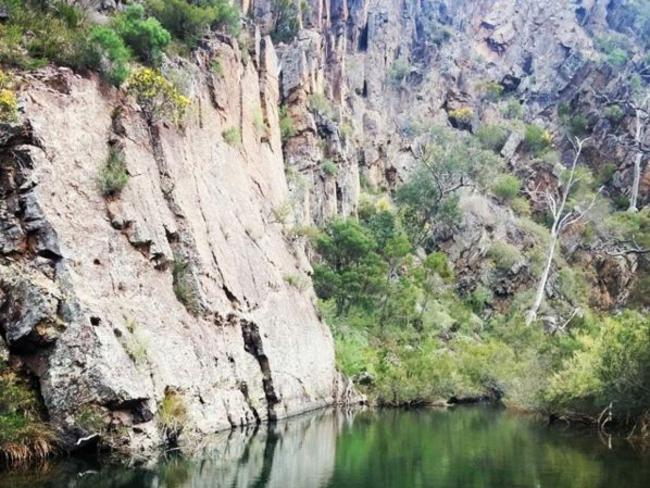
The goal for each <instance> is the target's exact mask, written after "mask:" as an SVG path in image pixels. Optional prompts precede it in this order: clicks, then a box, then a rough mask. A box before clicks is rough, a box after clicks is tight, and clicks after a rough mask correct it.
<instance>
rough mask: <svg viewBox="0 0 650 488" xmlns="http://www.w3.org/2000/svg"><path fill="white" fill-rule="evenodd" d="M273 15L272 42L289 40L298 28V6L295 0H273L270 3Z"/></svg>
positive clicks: (296, 33)
mask: <svg viewBox="0 0 650 488" xmlns="http://www.w3.org/2000/svg"><path fill="white" fill-rule="evenodd" d="M271 13H272V15H273V30H272V31H271V39H273V42H275V43H278V42H287V43H288V42H291V41H292V40H293V39H294V38H295V37H296V36H297V35H298V31H299V30H300V18H299V16H300V8H299V6H298V4H297V3H296V0H273V3H272V4H271Z"/></svg>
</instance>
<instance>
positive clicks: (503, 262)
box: [487, 241, 521, 271]
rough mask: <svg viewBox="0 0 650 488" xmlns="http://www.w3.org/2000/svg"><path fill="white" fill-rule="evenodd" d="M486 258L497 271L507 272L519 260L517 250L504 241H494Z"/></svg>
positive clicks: (519, 255)
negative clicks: (492, 263)
mask: <svg viewBox="0 0 650 488" xmlns="http://www.w3.org/2000/svg"><path fill="white" fill-rule="evenodd" d="M487 256H488V257H489V258H490V259H491V260H492V261H493V262H494V264H495V266H496V267H497V269H499V270H502V271H509V270H510V269H512V267H513V266H514V265H515V264H517V262H519V261H520V260H521V254H520V253H519V250H518V249H517V248H516V247H515V246H513V245H512V244H509V243H507V242H505V241H495V242H493V243H492V245H491V246H490V248H489V249H488V252H487Z"/></svg>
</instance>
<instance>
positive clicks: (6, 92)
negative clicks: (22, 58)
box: [0, 70, 18, 122]
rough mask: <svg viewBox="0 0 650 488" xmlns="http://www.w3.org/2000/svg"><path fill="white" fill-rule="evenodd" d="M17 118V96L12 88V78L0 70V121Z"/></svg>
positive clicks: (11, 120)
mask: <svg viewBox="0 0 650 488" xmlns="http://www.w3.org/2000/svg"><path fill="white" fill-rule="evenodd" d="M17 118H18V98H17V97H16V92H15V91H14V90H13V79H12V78H11V75H9V74H7V73H5V72H4V71H2V70H0V122H13V121H15V120H16V119H17Z"/></svg>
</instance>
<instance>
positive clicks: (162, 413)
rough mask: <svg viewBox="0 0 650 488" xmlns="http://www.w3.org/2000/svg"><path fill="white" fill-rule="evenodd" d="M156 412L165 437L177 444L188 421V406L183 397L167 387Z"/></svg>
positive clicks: (171, 442) (169, 441)
mask: <svg viewBox="0 0 650 488" xmlns="http://www.w3.org/2000/svg"><path fill="white" fill-rule="evenodd" d="M156 413H157V418H158V425H159V426H160V428H161V430H162V434H163V437H164V438H165V439H166V440H167V442H168V443H170V444H175V443H176V441H177V439H178V436H179V435H180V433H181V432H182V430H183V427H184V426H185V424H186V423H187V407H186V406H185V402H184V401H183V398H182V397H181V396H180V395H179V394H178V393H177V392H175V391H173V390H171V389H169V388H168V389H166V390H165V396H164V398H163V399H162V401H161V402H160V405H159V406H158V412H156Z"/></svg>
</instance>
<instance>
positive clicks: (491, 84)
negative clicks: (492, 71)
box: [479, 81, 503, 102]
mask: <svg viewBox="0 0 650 488" xmlns="http://www.w3.org/2000/svg"><path fill="white" fill-rule="evenodd" d="M479 89H480V90H481V91H482V92H483V97H484V98H485V99H486V100H489V101H491V102H496V101H497V100H498V99H499V98H500V97H501V95H502V94H503V85H502V84H501V83H498V82H496V81H486V82H484V83H482V84H480V85H479Z"/></svg>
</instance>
